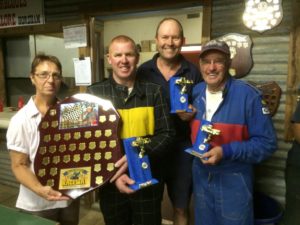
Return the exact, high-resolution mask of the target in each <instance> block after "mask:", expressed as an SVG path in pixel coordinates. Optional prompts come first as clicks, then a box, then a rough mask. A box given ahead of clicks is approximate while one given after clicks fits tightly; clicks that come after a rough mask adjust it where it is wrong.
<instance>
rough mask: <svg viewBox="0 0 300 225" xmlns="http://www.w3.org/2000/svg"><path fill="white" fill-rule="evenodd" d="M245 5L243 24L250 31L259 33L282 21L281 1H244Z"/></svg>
mask: <svg viewBox="0 0 300 225" xmlns="http://www.w3.org/2000/svg"><path fill="white" fill-rule="evenodd" d="M245 4H246V8H245V11H244V14H243V22H244V24H245V26H246V27H248V28H249V29H251V30H255V31H258V32H260V33H261V32H264V31H266V30H270V29H272V28H273V27H275V26H277V25H278V24H279V23H280V22H281V20H282V6H281V0H245Z"/></svg>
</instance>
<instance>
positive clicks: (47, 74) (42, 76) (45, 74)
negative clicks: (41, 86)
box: [34, 71, 62, 80]
mask: <svg viewBox="0 0 300 225" xmlns="http://www.w3.org/2000/svg"><path fill="white" fill-rule="evenodd" d="M34 75H36V76H37V77H38V78H40V79H42V80H47V79H49V78H50V76H52V78H53V80H61V79H62V75H61V74H60V73H50V72H47V71H45V72H42V73H35V74H34Z"/></svg>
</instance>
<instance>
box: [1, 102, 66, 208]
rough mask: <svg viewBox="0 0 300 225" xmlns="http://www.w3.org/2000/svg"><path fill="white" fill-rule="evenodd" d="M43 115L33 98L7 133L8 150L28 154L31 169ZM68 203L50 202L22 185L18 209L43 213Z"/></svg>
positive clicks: (17, 203)
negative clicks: (42, 211)
mask: <svg viewBox="0 0 300 225" xmlns="http://www.w3.org/2000/svg"><path fill="white" fill-rule="evenodd" d="M41 118H42V115H41V113H40V112H39V111H38V109H37V107H36V105H35V104H34V101H33V97H31V98H30V100H29V101H28V103H27V104H26V105H25V106H24V107H23V108H22V109H20V110H19V111H18V112H17V113H16V114H15V115H14V116H13V117H12V119H11V121H10V123H9V126H8V129H7V133H6V140H7V149H8V150H14V151H17V152H22V153H24V154H27V155H28V157H29V159H30V169H31V170H32V171H34V169H33V162H34V157H35V155H36V152H37V149H38V146H39V141H40V133H39V130H38V125H39V123H40V121H41ZM67 206H68V201H48V200H46V199H44V198H42V197H40V196H39V195H37V194H35V193H34V192H32V191H31V190H30V189H28V188H26V187H25V186H24V185H22V184H20V190H19V195H18V199H17V202H16V207H17V208H21V209H24V210H28V211H41V210H46V209H54V208H64V207H67Z"/></svg>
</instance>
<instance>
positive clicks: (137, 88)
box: [109, 76, 146, 97]
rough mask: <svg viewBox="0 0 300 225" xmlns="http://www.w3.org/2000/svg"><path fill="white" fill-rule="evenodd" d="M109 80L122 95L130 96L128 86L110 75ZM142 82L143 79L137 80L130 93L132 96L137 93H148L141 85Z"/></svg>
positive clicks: (142, 94) (140, 95) (141, 94)
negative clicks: (119, 82)
mask: <svg viewBox="0 0 300 225" xmlns="http://www.w3.org/2000/svg"><path fill="white" fill-rule="evenodd" d="M109 82H110V84H111V85H112V87H113V88H114V89H115V91H116V92H117V93H121V94H122V95H125V96H128V87H126V86H124V85H121V84H118V83H116V81H115V80H114V79H113V77H112V76H109ZM141 83H142V81H140V80H138V79H136V80H135V82H134V86H133V89H132V92H131V93H130V96H132V95H135V94H136V95H138V96H139V97H142V96H144V95H145V94H146V92H145V91H146V90H145V89H144V88H142V87H141Z"/></svg>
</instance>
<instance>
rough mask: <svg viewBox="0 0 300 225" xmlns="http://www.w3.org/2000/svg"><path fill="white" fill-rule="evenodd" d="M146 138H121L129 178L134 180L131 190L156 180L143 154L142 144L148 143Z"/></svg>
mask: <svg viewBox="0 0 300 225" xmlns="http://www.w3.org/2000/svg"><path fill="white" fill-rule="evenodd" d="M149 142H150V140H149V139H148V138H141V137H137V138H135V137H132V138H126V139H124V140H123V144H124V148H125V153H126V157H127V161H128V168H129V175H130V178H131V179H133V180H134V181H135V183H134V184H132V185H130V188H131V189H133V190H139V189H141V188H145V187H147V186H149V185H152V184H156V183H158V181H157V180H156V179H154V178H152V174H151V168H150V162H149V157H148V156H147V155H145V151H144V145H145V144H147V143H149Z"/></svg>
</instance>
